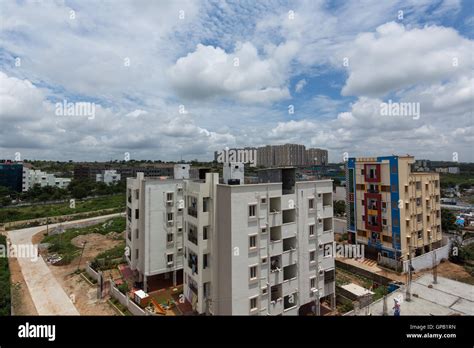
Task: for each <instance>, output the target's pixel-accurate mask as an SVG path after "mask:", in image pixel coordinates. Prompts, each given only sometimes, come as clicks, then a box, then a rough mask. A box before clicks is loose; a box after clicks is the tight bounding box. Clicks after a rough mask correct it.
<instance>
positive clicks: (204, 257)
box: [202, 254, 209, 269]
mask: <svg viewBox="0 0 474 348" xmlns="http://www.w3.org/2000/svg"><path fill="white" fill-rule="evenodd" d="M208 262H209V254H204V255H202V268H203V269H206V268H207V266H208Z"/></svg>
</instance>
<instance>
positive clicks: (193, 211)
mask: <svg viewBox="0 0 474 348" xmlns="http://www.w3.org/2000/svg"><path fill="white" fill-rule="evenodd" d="M188 215H190V216H192V217H195V218H197V216H198V211H197V209H196V208H193V207H189V208H188Z"/></svg>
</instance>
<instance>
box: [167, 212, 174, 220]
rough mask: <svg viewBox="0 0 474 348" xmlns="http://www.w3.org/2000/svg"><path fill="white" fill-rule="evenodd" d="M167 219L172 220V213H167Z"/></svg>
mask: <svg viewBox="0 0 474 348" xmlns="http://www.w3.org/2000/svg"><path fill="white" fill-rule="evenodd" d="M167 216H168V221H173V213H168V214H167Z"/></svg>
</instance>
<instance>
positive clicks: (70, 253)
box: [42, 217, 125, 264]
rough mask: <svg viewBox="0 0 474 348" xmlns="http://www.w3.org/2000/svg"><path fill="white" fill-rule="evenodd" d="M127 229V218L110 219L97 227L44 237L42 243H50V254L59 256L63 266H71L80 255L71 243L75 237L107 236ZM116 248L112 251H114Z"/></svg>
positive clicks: (78, 250) (78, 249)
mask: <svg viewBox="0 0 474 348" xmlns="http://www.w3.org/2000/svg"><path fill="white" fill-rule="evenodd" d="M124 229H125V218H123V217H117V218H112V219H109V220H107V221H105V222H102V223H100V224H97V225H92V226H87V227H83V228H72V229H69V230H67V231H66V232H64V233H60V234H55V235H50V236H46V237H44V239H43V240H42V243H50V244H51V245H50V246H49V248H48V251H49V252H50V253H56V254H59V255H60V256H61V257H62V258H63V260H61V262H62V264H69V263H71V261H72V260H73V259H74V258H75V257H76V256H78V255H79V252H80V250H81V249H80V248H78V247H76V246H74V245H73V244H72V243H71V240H73V239H74V238H75V237H77V236H79V235H86V234H89V233H100V234H103V235H105V234H107V233H110V232H119V233H120V232H122V231H123V230H124ZM123 248H124V246H122V254H123ZM114 249H115V248H113V249H111V250H114ZM114 252H115V253H118V251H117V250H114Z"/></svg>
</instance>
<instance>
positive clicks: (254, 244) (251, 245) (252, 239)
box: [249, 236, 257, 249]
mask: <svg viewBox="0 0 474 348" xmlns="http://www.w3.org/2000/svg"><path fill="white" fill-rule="evenodd" d="M256 247H257V236H250V237H249V248H250V249H255V248H256Z"/></svg>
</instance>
